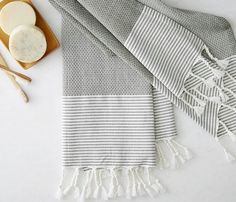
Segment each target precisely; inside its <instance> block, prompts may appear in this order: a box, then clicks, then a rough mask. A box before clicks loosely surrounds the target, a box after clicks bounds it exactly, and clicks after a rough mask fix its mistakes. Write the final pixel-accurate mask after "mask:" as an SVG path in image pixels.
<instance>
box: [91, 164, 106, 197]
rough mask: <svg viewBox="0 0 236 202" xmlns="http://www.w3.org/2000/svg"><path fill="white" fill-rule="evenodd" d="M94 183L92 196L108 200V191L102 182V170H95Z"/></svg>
mask: <svg viewBox="0 0 236 202" xmlns="http://www.w3.org/2000/svg"><path fill="white" fill-rule="evenodd" d="M94 174H95V177H94V179H95V184H96V189H95V191H94V195H93V197H94V198H95V199H102V200H108V193H107V190H106V188H105V187H104V186H103V183H102V170H99V171H98V170H97V169H96V170H95V172H94Z"/></svg>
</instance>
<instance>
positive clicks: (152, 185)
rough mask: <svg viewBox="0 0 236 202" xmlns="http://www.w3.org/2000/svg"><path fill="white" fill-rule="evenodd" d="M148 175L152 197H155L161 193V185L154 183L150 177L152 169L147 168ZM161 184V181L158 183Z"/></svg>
mask: <svg viewBox="0 0 236 202" xmlns="http://www.w3.org/2000/svg"><path fill="white" fill-rule="evenodd" d="M146 173H147V179H148V185H149V187H150V191H151V192H152V195H153V196H155V195H157V194H159V193H160V191H161V190H160V186H159V185H160V184H157V183H156V181H155V183H152V180H151V177H150V168H149V167H146ZM158 182H159V181H158Z"/></svg>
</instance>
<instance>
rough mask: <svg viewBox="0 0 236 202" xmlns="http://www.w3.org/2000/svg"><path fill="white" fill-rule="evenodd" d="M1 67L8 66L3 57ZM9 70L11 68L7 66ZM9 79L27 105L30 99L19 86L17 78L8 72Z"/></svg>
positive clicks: (0, 61) (0, 62)
mask: <svg viewBox="0 0 236 202" xmlns="http://www.w3.org/2000/svg"><path fill="white" fill-rule="evenodd" d="M0 65H4V66H6V62H5V60H4V59H3V57H2V56H1V55H0ZM6 68H7V69H9V67H7V66H6ZM6 75H7V77H8V78H9V79H10V81H11V82H12V84H13V85H14V86H15V88H16V90H17V91H18V92H19V93H20V95H21V97H22V98H23V100H24V101H25V102H26V103H27V102H29V98H28V96H27V94H26V93H25V92H24V90H23V89H22V88H21V86H20V85H19V83H18V82H17V81H16V80H15V77H14V76H13V75H11V74H9V73H7V72H6Z"/></svg>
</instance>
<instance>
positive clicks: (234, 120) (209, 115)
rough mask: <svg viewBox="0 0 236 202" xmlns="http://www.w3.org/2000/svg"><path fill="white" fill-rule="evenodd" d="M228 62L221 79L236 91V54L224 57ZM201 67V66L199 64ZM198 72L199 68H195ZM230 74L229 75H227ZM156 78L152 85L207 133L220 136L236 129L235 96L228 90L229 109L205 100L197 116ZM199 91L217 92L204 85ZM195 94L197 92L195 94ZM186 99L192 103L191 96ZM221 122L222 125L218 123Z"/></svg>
mask: <svg viewBox="0 0 236 202" xmlns="http://www.w3.org/2000/svg"><path fill="white" fill-rule="evenodd" d="M225 60H227V61H228V62H229V64H228V68H227V71H226V74H225V75H224V77H223V79H222V83H224V87H225V88H227V89H231V91H232V92H233V93H234V94H235V93H236V56H235V55H233V56H230V57H228V58H226V59H225ZM199 67H201V66H199ZM196 71H199V72H200V69H198V70H196ZM229 75H230V76H229ZM159 82H160V81H158V80H157V79H156V78H153V86H156V88H157V89H158V90H160V92H161V93H162V94H164V95H166V97H167V98H168V99H169V100H170V101H171V102H172V103H174V104H175V105H176V106H177V107H179V108H180V109H181V110H183V111H184V112H186V113H187V114H188V115H189V116H190V117H191V118H192V119H193V120H194V121H196V122H197V124H198V125H200V126H201V127H202V128H203V129H205V130H206V131H207V132H208V133H210V134H212V135H213V136H214V137H221V136H224V135H228V134H229V132H230V131H231V132H234V131H236V111H235V110H232V109H236V96H235V95H234V94H232V93H230V92H229V91H228V92H226V93H227V95H228V96H229V98H230V99H229V100H228V101H227V105H229V106H231V109H229V108H228V107H226V106H222V105H221V103H215V102H213V101H207V103H206V106H205V110H204V113H203V114H202V115H201V116H200V117H199V116H198V115H197V114H196V113H195V112H194V110H193V109H192V108H191V107H189V106H188V105H186V104H185V103H184V102H183V101H182V100H181V99H179V98H177V97H176V96H174V95H173V94H172V93H171V92H170V91H168V90H167V89H166V88H164V87H163V86H162V85H160V83H159ZM198 88H199V91H200V92H201V93H202V94H205V95H208V96H209V97H210V96H214V95H217V94H218V91H217V89H216V88H213V89H209V88H208V87H207V86H205V85H201V86H199V87H198ZM195 95H196V96H197V94H195ZM187 100H188V102H190V103H194V99H193V97H191V96H187ZM220 122H222V123H223V124H224V125H222V124H220Z"/></svg>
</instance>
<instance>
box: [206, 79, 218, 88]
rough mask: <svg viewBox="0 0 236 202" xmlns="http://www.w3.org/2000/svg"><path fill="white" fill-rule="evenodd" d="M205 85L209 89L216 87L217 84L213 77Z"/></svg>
mask: <svg viewBox="0 0 236 202" xmlns="http://www.w3.org/2000/svg"><path fill="white" fill-rule="evenodd" d="M204 83H205V85H206V86H207V87H208V88H213V87H215V86H216V82H215V81H214V78H213V77H210V78H208V79H206V80H205V82H204Z"/></svg>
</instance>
